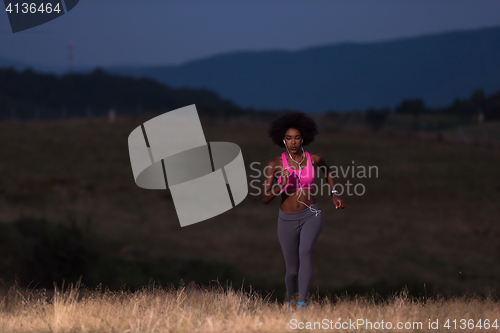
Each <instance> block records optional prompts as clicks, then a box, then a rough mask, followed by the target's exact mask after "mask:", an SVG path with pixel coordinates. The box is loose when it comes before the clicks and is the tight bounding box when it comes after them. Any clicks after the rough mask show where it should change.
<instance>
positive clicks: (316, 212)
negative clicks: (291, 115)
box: [283, 140, 321, 216]
mask: <svg viewBox="0 0 500 333" xmlns="http://www.w3.org/2000/svg"><path fill="white" fill-rule="evenodd" d="M302 141H304V140H302ZM283 143H284V144H285V148H286V151H287V152H288V156H290V159H291V160H292V161H294V162H295V163H297V165H298V166H297V167H298V170H297V171H298V173H297V176H298V177H299V191H300V192H299V195H298V196H297V201H298V202H300V203H301V204H304V205H306V206H307V207H308V208H309V210H310V211H311V212H313V213H314V214H315V216H318V214H319V213H321V210H319V209H315V208H312V207H311V206H309V205H308V204H306V203H305V202H302V201H300V200H299V198H300V196H301V195H302V185H301V184H300V170H301V168H300V164H301V163H302V161H303V160H304V157H305V155H306V153H305V151H304V148H303V147H302V145H301V146H300V148H302V152H303V153H304V156H302V159H301V160H300V162H297V161H296V160H294V159H293V158H292V155H291V154H290V151H288V147H287V146H286V143H285V140H283ZM306 168H307V161H306ZM288 177H290V175H288Z"/></svg>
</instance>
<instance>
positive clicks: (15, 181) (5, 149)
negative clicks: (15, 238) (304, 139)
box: [0, 118, 500, 332]
mask: <svg viewBox="0 0 500 333" xmlns="http://www.w3.org/2000/svg"><path fill="white" fill-rule="evenodd" d="M145 120H147V118H145V119H142V121H145ZM142 121H141V120H139V119H131V118H118V119H117V121H116V122H114V123H109V122H108V121H107V120H104V119H91V120H88V119H74V120H71V119H70V120H66V121H51V122H29V123H21V122H15V123H7V122H5V123H0V140H1V142H2V144H1V145H0V172H1V175H2V177H1V178H0V222H2V224H3V225H8V224H10V223H12V222H14V221H16V220H17V219H19V218H21V217H34V218H44V219H46V220H48V221H51V222H53V223H55V224H69V223H70V221H72V222H73V223H75V224H76V225H78V226H84V225H85V224H86V223H90V225H91V229H92V230H93V232H94V233H95V234H96V237H98V238H99V239H100V240H101V243H99V244H100V245H99V251H101V252H102V253H106V254H108V255H110V256H113V257H115V258H119V259H120V260H122V261H123V262H130V263H133V262H137V261H141V262H142V261H143V262H147V263H148V265H149V266H148V267H157V268H158V269H159V270H161V269H163V271H162V273H161V274H157V275H155V272H154V271H148V270H147V269H145V270H144V272H143V273H142V274H143V276H147V275H148V274H149V276H150V277H151V278H153V279H154V280H159V281H160V282H165V283H167V282H168V283H170V282H174V283H176V284H177V283H178V280H177V281H172V280H174V279H177V278H179V277H182V278H184V279H185V281H186V283H187V282H189V280H191V279H192V278H193V277H197V278H198V279H197V280H196V279H194V278H193V280H196V282H197V283H209V282H210V281H211V280H216V279H219V280H220V281H222V280H223V279H229V280H231V281H232V282H233V285H234V286H241V285H242V284H243V285H244V287H245V288H247V287H249V286H250V285H251V286H252V287H253V288H254V289H257V290H260V291H261V292H262V293H263V294H267V293H271V294H272V296H270V299H271V300H274V299H275V298H277V299H278V300H279V301H282V300H283V298H284V291H285V290H284V275H285V264H284V260H283V256H282V253H281V248H280V246H279V242H278V237H277V233H276V223H277V215H278V206H279V202H278V201H279V200H278V199H275V200H274V201H273V202H271V203H270V204H269V205H267V206H265V205H262V203H261V200H260V197H259V196H255V195H254V194H255V193H256V190H255V189H253V188H251V189H250V194H249V196H248V197H247V198H246V199H245V200H244V201H243V203H241V204H240V205H238V206H237V207H236V208H235V209H232V210H231V211H229V212H227V213H225V214H222V215H220V216H217V217H214V218H212V219H210V220H207V221H204V222H201V223H197V224H195V225H192V226H188V227H184V228H181V227H180V225H179V222H178V219H177V215H176V212H175V209H174V204H173V202H172V200H171V197H170V195H169V192H168V191H154V190H143V189H141V188H139V187H137V186H136V185H135V183H134V180H133V177H132V171H131V168H130V160H129V157H128V147H127V137H128V134H129V133H130V132H131V131H132V130H133V129H134V128H135V127H136V126H138V125H139V124H140V123H141V122H142ZM202 124H203V129H204V132H205V136H206V138H207V141H229V142H234V143H236V144H238V145H239V146H240V147H241V149H242V152H243V158H244V160H245V163H246V166H247V176H248V177H249V180H252V179H254V178H253V177H256V176H258V173H257V172H256V171H255V170H254V169H252V168H250V165H251V163H254V164H253V165H254V166H256V165H259V164H255V163H260V166H261V167H263V166H264V165H265V164H266V163H267V161H268V160H269V159H270V158H271V157H273V156H275V155H277V154H279V153H280V152H281V151H280V149H279V148H278V147H276V146H272V145H271V143H270V140H269V139H268V138H267V135H266V126H267V124H265V123H262V122H257V121H255V122H248V121H241V120H239V121H238V120H234V121H209V120H202ZM496 125H497V126H498V124H496ZM488 126H489V127H488V133H493V132H494V131H493V130H492V129H491V128H490V127H492V128H493V125H490V124H488ZM335 128H336V127H335V126H330V124H328V123H327V122H320V129H321V133H320V135H319V136H318V137H317V139H316V141H315V142H314V143H313V144H312V145H311V146H310V147H308V148H307V150H308V151H311V152H319V153H321V154H322V155H323V156H324V157H325V158H326V160H327V162H328V163H329V164H330V165H332V166H337V167H341V166H342V167H344V168H345V167H347V166H353V165H356V166H365V167H368V166H376V167H377V169H378V177H375V176H374V175H372V178H357V177H352V175H348V176H347V177H342V176H340V178H339V179H338V183H340V184H344V185H346V183H347V181H349V182H351V183H352V184H363V186H364V188H365V193H364V194H363V195H361V196H356V195H351V196H349V195H347V194H344V195H343V198H344V200H345V204H346V209H344V210H342V211H339V210H335V208H334V206H333V204H331V203H330V201H329V197H328V196H327V195H323V196H319V197H318V198H317V200H318V204H319V206H320V209H321V210H322V212H323V223H324V227H323V232H322V234H321V235H320V237H319V239H318V241H317V243H316V245H315V247H314V250H313V262H314V273H313V280H312V285H311V293H312V294H314V293H315V292H318V295H321V296H325V295H326V294H327V293H330V294H332V295H333V294H337V295H341V294H342V293H343V292H345V291H348V293H349V294H351V295H352V294H356V293H360V294H361V295H362V294H364V293H366V292H370V291H371V290H374V291H375V292H377V293H379V294H382V295H389V294H391V293H394V292H397V291H399V290H401V289H402V288H403V287H404V286H407V287H408V290H409V293H410V294H411V295H420V294H422V295H423V294H425V293H428V294H429V295H431V294H433V295H434V294H437V293H442V294H446V295H451V294H463V293H479V294H481V293H487V292H489V291H491V292H493V293H495V292H496V290H497V289H498V287H500V282H499V281H500V266H499V265H498V262H499V260H500V224H499V223H498V222H499V217H500V205H499V202H500V173H499V167H498V166H499V165H500V150H499V149H497V148H494V146H491V145H490V146H488V145H473V144H460V143H459V142H448V141H447V140H444V141H438V140H435V139H432V138H427V139H419V137H418V136H414V137H410V136H404V135H399V134H397V133H394V132H372V131H369V130H363V129H352V130H350V129H343V130H335ZM467 130H468V129H464V132H465V131H467ZM472 130H473V131H477V129H476V128H474V129H472ZM488 135H489V134H488ZM353 161H354V163H353ZM256 179H258V178H256ZM3 237H7V238H8V237H9V235H8V234H6V235H3ZM20 252H22V249H20V250H19V253H20ZM17 253H18V252H16V251H7V252H6V253H2V260H0V264H2V263H5V262H8V263H9V265H11V266H9V267H15V265H14V264H15V260H16V255H17ZM120 272H121V271H120V270H119V269H117V270H116V271H114V273H113V274H114V275H113V276H114V278H113V279H114V280H113V281H111V280H109V281H106V280H105V279H103V280H99V282H102V283H103V285H109V286H114V289H115V290H116V286H120V285H123V284H125V285H134V284H135V285H136V286H137V285H145V284H147V281H148V279H146V280H145V281H146V282H145V283H143V282H141V281H143V280H140V279H135V280H134V274H135V273H134V272H135V271H133V269H127V270H126V272H125V271H124V272H123V274H122V273H120ZM165 272H166V273H165ZM169 272H174V273H175V274H173V273H172V275H168V274H170V273H169ZM77 273H78V274H81V275H83V277H82V279H83V281H84V282H85V281H87V283H86V284H87V285H90V286H91V287H95V285H92V283H94V282H96V280H97V279H96V278H94V279H93V280H89V274H94V273H89V272H88V271H83V272H77ZM1 274H2V275H1V276H0V277H1V278H2V279H3V280H4V281H6V287H5V288H8V287H9V286H10V285H12V281H13V279H14V276H15V275H16V274H18V273H17V272H16V271H15V270H8V271H5V270H4V271H2V273H1ZM94 276H97V275H94ZM98 276H99V277H106V276H107V275H106V272H104V273H102V274H101V275H98ZM109 276H110V275H109V274H108V277H109ZM86 279H87V280H86ZM20 280H21V281H20V282H21V284H22V285H24V286H26V285H28V284H29V283H31V286H34V285H36V283H37V282H38V281H39V280H38V276H20ZM89 281H90V282H89ZM137 281H139V282H137ZM56 282H57V283H59V284H60V283H61V282H62V281H61V280H57V281H56ZM159 295H160V296H158V295H157V294H151V295H147V294H145V293H144V292H143V293H137V294H127V295H126V296H120V297H121V298H120V297H118V296H113V297H111V296H110V297H111V298H109V299H110V301H112V302H117V303H116V304H118V303H119V304H121V305H120V306H117V307H113V311H116V312H113V311H110V312H106V313H105V314H104V315H105V316H106V318H107V319H106V320H107V321H108V322H109V323H110V324H111V326H112V327H115V325H117V326H116V327H117V328H116V330H115V331H120V332H122V331H126V330H127V329H129V330H130V332H135V331H137V327H138V326H134V325H136V324H134V323H132V322H131V320H132V319H131V318H132V317H131V314H132V313H140V314H141V316H143V317H142V318H146V317H147V316H151V318H152V319H151V320H150V321H148V320H146V319H144V320H140V325H152V326H141V327H153V326H154V325H158V326H156V327H158V328H161V329H160V330H163V331H168V330H169V329H171V330H175V329H174V328H173V327H172V326H169V325H177V324H175V323H179V321H178V320H173V319H172V318H176V317H175V316H180V317H178V318H181V317H182V316H186V317H184V319H182V320H183V321H181V322H182V323H184V324H182V325H184V326H182V329H181V328H179V330H190V329H191V328H193V329H194V328H196V327H198V328H200V329H201V327H203V328H204V329H203V330H206V331H209V330H213V331H217V330H218V327H219V326H218V325H221V326H220V327H221V329H220V330H221V331H225V330H227V331H231V330H232V328H231V325H232V324H231V323H230V322H227V321H225V319H224V318H226V319H227V318H229V317H233V316H235V315H236V314H238V318H240V319H238V321H237V323H238V324H237V325H243V326H238V327H239V330H243V328H242V327H248V329H249V330H257V329H259V330H264V331H265V330H269V331H272V330H273V328H272V327H274V328H275V329H276V328H277V327H285V326H286V323H287V322H288V320H289V318H291V315H290V314H288V313H286V312H280V313H281V314H280V315H279V316H277V317H276V316H274V315H270V313H273V311H282V307H281V305H278V304H275V303H272V302H271V303H269V304H267V303H266V304H264V303H259V304H260V305H259V306H258V307H257V308H255V305H251V304H253V303H251V302H252V301H250V300H243V299H240V298H239V297H240V296H237V295H236V294H232V295H231V296H227V299H226V300H224V301H221V303H217V304H218V305H216V307H217V309H210V307H209V306H208V305H207V304H210V303H209V302H208V299H212V298H211V297H212V296H204V298H203V299H200V300H192V301H189V302H188V303H189V304H191V305H189V306H191V307H192V308H193V309H194V308H198V309H206V311H208V313H210V314H209V315H203V316H202V317H200V314H196V311H194V310H193V311H191V312H185V311H179V310H178V309H185V307H184V306H188V305H186V304H188V303H182V304H183V305H182V306H180V305H179V304H178V303H175V302H174V304H176V305H175V306H174V305H172V304H170V303H169V302H172V301H169V302H166V300H168V299H170V300H172V299H175V297H174V296H171V294H169V293H167V292H162V293H160V294H159ZM169 295H170V296H169ZM173 295H175V293H174V294H173ZM96 297H97V296H95V295H94V296H92V297H91V298H90V299H88V300H86V301H84V302H79V303H71V302H70V303H64V302H62V301H60V302H59V303H51V304H48V303H47V304H45V303H43V302H42V301H36V302H35V303H36V306H35V305H33V306H31V305H29V304H35V303H30V302H28V303H29V304H28V303H26V304H25V305H23V306H27V308H23V306H21V307H19V308H16V309H17V310H15V311H21V312H16V313H17V314H16V316H21V317H23V316H28V317H27V318H30V317H31V315H32V314H33V313H35V312H36V311H46V313H47V314H50V315H49V316H48V317H47V318H52V319H50V320H51V321H50V325H53V326H50V325H46V327H45V328H43V329H45V330H47V331H50V329H49V326H50V327H52V329H53V331H57V328H56V327H59V326H57V325H59V324H56V323H58V322H60V323H65V324H61V325H63V326H61V327H66V328H64V329H63V331H70V327H74V328H75V329H76V330H82V331H84V329H83V328H82V327H83V326H81V325H80V324H78V325H77V326H71V325H76V324H75V323H76V322H80V320H82V321H85V322H86V323H88V324H85V325H89V326H88V327H89V328H88V329H87V330H88V331H93V330H94V329H91V328H92V327H96V328H95V330H104V331H105V330H106V329H105V327H107V326H106V325H107V324H106V320H101V319H99V318H94V319H89V320H91V321H92V322H89V321H87V319H83V317H81V318H82V319H76V318H75V319H74V321H71V320H69V321H68V320H67V319H62V318H69V317H67V316H71V313H75V312H72V311H77V312H78V313H79V316H80V315H81V316H84V313H85V316H86V315H87V314H86V313H87V310H85V311H81V308H80V307H90V308H91V309H92V310H88V311H90V312H92V311H94V312H95V313H100V312H101V310H99V309H100V307H101V306H104V303H103V300H104V298H96ZM169 297H170V298H169ZM172 297H174V298H172ZM186 297H188V296H186ZM186 299H189V297H188V298H186ZM40 302H41V303H40ZM137 302H138V303H137ZM141 302H143V303H144V304H151V305H152V307H150V308H148V307H146V308H140V307H139V305H138V304H139V303H141ZM155 302H159V303H155ZM186 302H187V301H186ZM190 302H194V303H190ZM196 302H200V303H199V304H198V303H196ZM207 302H208V303H207ZM224 302H228V303H224ZM353 302H354V301H342V302H341V303H339V305H335V307H333V306H330V305H329V306H328V307H322V305H320V303H318V305H315V306H312V307H311V308H314V307H316V308H317V309H320V310H319V312H318V313H319V314H318V315H319V316H326V317H331V316H333V315H335V318H337V315H338V316H339V317H342V318H348V317H349V316H354V313H355V312H352V311H354V310H351V307H353V306H354V304H356V303H353ZM363 302H364V301H363ZM366 302H368V301H366ZM398 302H399V303H398ZM456 302H458V303H456V305H450V309H451V310H450V313H449V314H450V316H451V315H454V316H458V314H460V313H462V312H463V315H464V316H465V315H468V316H475V315H476V314H475V312H471V311H469V310H467V309H468V306H469V305H468V304H469V303H467V302H466V301H460V300H457V301H456ZM460 302H462V303H460ZM474 302H479V301H474ZM134 303H137V305H136V306H135V305H134ZM20 304H21V303H20ZM22 304H24V303H22ZM56 304H58V305H57V306H56ZM127 304H128V305H127ZM141 304H142V303H141ZM154 304H157V305H154ZM203 304H205V305H203ZM228 304H229V305H228ZM235 304H239V305H238V306H236V305H235ZM363 304H365V303H363ZM396 304H401V306H402V307H403V308H405V309H407V310H408V311H410V312H407V313H406V314H403V312H398V311H402V310H401V308H399V307H398V306H399V305H391V306H389V305H387V306H379V305H377V306H372V305H369V304H368V303H366V304H365V305H363V307H362V308H360V309H359V311H366V312H359V313H361V314H363V315H364V314H366V315H367V316H368V315H369V316H371V317H370V318H376V317H380V318H382V317H384V318H389V317H391V316H393V317H394V316H395V317H398V316H402V317H404V318H413V316H415V318H420V319H422V318H424V317H425V318H427V317H428V316H429V315H430V314H431V313H432V311H433V310H431V309H439V308H440V305H439V302H437V301H436V302H434V303H431V305H429V307H423V305H422V304H420V303H412V302H409V301H401V300H399V301H397V302H396ZM453 304H455V303H453ZM460 304H462V305H460ZM474 304H476V303H474ZM477 304H480V305H478V307H479V308H481V309H484V311H486V310H487V309H490V310H491V309H493V307H495V306H496V305H494V303H492V302H491V301H490V302H486V303H484V304H483V303H477ZM153 305H154V306H153ZM169 306H174V307H175V309H176V310H175V311H177V312H175V311H174V312H173V313H174V315H173V317H171V316H170V315H169V317H168V318H166V317H165V316H164V317H161V316H158V315H157V314H158V312H156V311H160V309H162V310H161V311H166V310H165V309H168V307H169ZM212 306H214V305H213V304H212ZM426 306H427V305H426ZM90 308H89V309H90ZM229 308H232V310H229ZM35 309H38V310H35ZM40 309H45V310H40ZM245 309H246V310H245ZM495 309H496V310H491V311H496V312H494V313H495V315H496V316H497V317H498V308H497V307H496V308H495ZM490 310H488V311H490ZM23 311H24V312H23ZM30 311H35V312H30ZM134 311H136V312H134ZM405 311H406V310H405ZM461 311H462V312H461ZM481 311H482V310H481ZM21 313H24V314H21ZM29 313H31V315H27V314H29ZM92 313H93V312H92ZM492 313H493V312H492ZM2 316H3V317H2V321H3V322H6V320H10V319H7V318H8V317H9V316H11V314H7V313H3V314H2ZM405 316H406V317H405ZM19 318H20V317H19ZM58 318H60V319H58ZM78 318H80V317H78ZM89 318H90V317H89ZM119 318H127V320H128V321H129V322H127V323H124V324H123V326H120V325H118V321H119ZM259 318H260V319H259ZM266 318H267V319H266ZM311 318H313V317H311ZM314 318H319V317H317V315H316V314H315V315H314ZM332 318H333V317H332ZM366 318H368V317H366ZM457 318H458V317H457ZM26 320H27V321H26V325H28V322H29V320H31V319H26ZM33 320H35V319H33ZM36 320H37V324H36V325H41V326H36V327H42V326H43V324H42V322H41V321H40V320H42V319H36ZM59 320H60V321H59ZM198 320H201V321H202V322H203V323H204V324H203V325H202V324H200V323H198ZM262 320H264V323H265V326H264V327H261V328H259V327H258V323H259V322H262ZM425 320H427V319H425ZM115 321H116V322H115ZM231 322H232V321H231ZM209 323H211V324H209ZM234 323H236V322H234ZM9 325H13V324H9ZM33 325H35V324H33ZM64 325H70V326H64ZM82 325H83V324H82ZM137 325H139V324H137ZM179 325H181V324H179ZM210 325H212V326H210ZM245 325H248V326H245ZM263 325H264V324H263ZM0 326H3V325H0ZM5 327H7V326H5ZM8 327H11V328H9V329H10V330H11V331H16V329H14V328H13V326H8ZM33 327H35V326H33ZM86 327H87V326H86ZM98 327H99V328H98ZM122 328H123V329H122ZM278 330H279V329H278ZM109 331H111V329H109Z"/></svg>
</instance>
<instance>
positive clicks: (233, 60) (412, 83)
mask: <svg viewBox="0 0 500 333" xmlns="http://www.w3.org/2000/svg"><path fill="white" fill-rule="evenodd" d="M107 70H108V71H110V72H113V73H117V74H122V75H132V76H136V77H137V76H143V77H149V78H153V79H156V80H158V81H160V82H163V83H166V84H168V85H170V86H173V87H192V88H207V89H211V90H215V91H217V92H218V93H219V94H220V95H221V96H222V97H224V98H229V99H231V100H233V101H234V102H235V103H237V104H239V105H240V106H243V107H254V108H269V109H281V108H293V109H299V110H303V111H308V112H311V111H325V110H351V109H362V110H364V109H366V108H369V107H386V106H389V107H394V106H395V105H396V104H398V103H400V102H401V100H403V99H407V98H423V100H424V101H425V103H426V105H427V106H434V107H438V106H445V105H449V104H450V101H453V100H454V99H455V98H457V97H459V98H468V97H469V96H470V94H471V92H472V91H474V90H475V89H478V88H482V89H484V91H485V92H486V93H488V94H489V93H493V92H495V91H498V90H499V89H500V27H497V28H488V29H481V30H475V31H461V32H451V33H443V34H438V35H429V36H422V37H416V38H409V39H405V40H395V41H387V42H379V43H343V44H339V45H331V46H321V47H314V48H308V49H304V50H301V51H297V52H287V51H266V52H236V53H229V54H223V55H218V56H214V57H210V58H206V59H201V60H197V61H192V62H189V63H186V64H183V65H180V66H161V67H143V68H137V67H135V68H131V67H129V68H108V69H107Z"/></svg>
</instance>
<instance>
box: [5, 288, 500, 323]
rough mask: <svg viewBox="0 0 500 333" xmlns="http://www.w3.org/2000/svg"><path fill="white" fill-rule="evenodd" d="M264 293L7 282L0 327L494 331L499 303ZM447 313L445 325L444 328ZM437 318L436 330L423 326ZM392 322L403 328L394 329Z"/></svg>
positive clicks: (471, 299) (402, 294)
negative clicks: (304, 303)
mask: <svg viewBox="0 0 500 333" xmlns="http://www.w3.org/2000/svg"><path fill="white" fill-rule="evenodd" d="M270 296H271V295H266V296H262V295H261V294H260V293H258V292H256V291H254V290H251V289H250V290H244V289H233V288H232V286H226V287H225V288H224V287H223V286H221V285H218V286H211V287H200V286H198V285H195V284H193V283H190V284H188V285H187V286H184V285H183V284H181V285H180V286H179V287H178V288H175V287H173V286H170V287H162V286H158V285H155V284H154V283H150V284H149V285H148V286H146V287H144V288H142V289H140V290H138V291H135V292H129V291H125V290H122V291H119V292H111V291H109V290H105V291H102V290H89V289H86V288H83V287H80V286H78V285H77V286H74V287H73V286H70V287H69V288H66V289H64V288H62V289H57V288H56V290H55V293H53V294H52V295H48V294H47V293H46V292H44V291H35V290H25V289H20V288H18V287H16V286H14V287H12V288H10V289H9V290H8V291H6V292H5V293H4V296H3V297H2V298H1V299H0V327H1V331H2V332H286V331H293V330H295V329H298V328H302V327H303V328H305V329H306V330H307V331H330V330H336V331H345V332H347V331H353V330H355V331H359V332H370V331H387V327H388V325H389V324H388V323H391V325H392V328H393V331H420V332H437V331H443V332H444V331H447V332H448V331H450V330H451V331H457V330H461V329H460V326H461V325H463V324H462V323H461V320H462V319H463V320H465V322H466V324H465V325H466V327H467V325H471V323H472V322H473V323H474V325H477V323H478V322H479V320H481V326H482V327H481V328H479V327H474V328H468V327H467V330H468V331H478V332H484V331H486V332H493V331H497V330H498V329H497V328H495V327H494V324H495V320H497V319H499V318H500V307H499V304H498V303H497V302H496V301H495V300H493V299H492V298H491V297H486V298H479V297H474V296H468V297H467V296H461V297H455V298H448V299H445V298H439V297H437V298H432V299H431V298H428V299H425V298H414V297H410V296H409V295H408V293H407V291H402V292H400V293H398V294H395V295H393V296H392V297H388V298H386V299H381V298H380V297H377V296H376V295H372V296H365V297H360V296H355V297H348V296H343V297H342V296H340V297H338V296H334V297H330V296H327V297H323V298H320V297H318V296H317V295H313V297H312V298H311V299H310V300H309V302H308V307H307V309H306V310H305V311H303V312H302V311H294V312H290V311H288V309H287V307H286V305H284V304H281V303H278V302H277V301H272V300H271V297H270ZM447 319H450V322H449V324H450V325H451V326H450V328H447V327H445V323H446V320H447ZM454 319H456V325H457V329H455V327H454V326H453V325H454V323H453V320H454ZM359 320H363V323H361V322H359ZM485 320H489V328H488V329H485V326H484V325H485V323H486V321H485ZM436 321H438V322H437V325H438V326H437V327H438V329H434V326H433V327H429V325H430V323H436ZM368 322H370V323H371V324H368ZM353 323H357V324H355V325H356V326H353ZM398 323H401V324H399V325H403V326H402V327H403V329H401V330H398V329H397V325H398ZM497 323H498V321H497ZM370 325H371V326H370ZM381 325H383V326H381ZM405 326H406V327H407V328H409V327H411V328H410V329H404V327H405ZM353 327H354V329H353ZM308 328H309V329H308ZM382 328H384V329H382Z"/></svg>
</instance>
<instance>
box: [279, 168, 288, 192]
mask: <svg viewBox="0 0 500 333" xmlns="http://www.w3.org/2000/svg"><path fill="white" fill-rule="evenodd" d="M287 182H288V169H285V170H283V171H282V172H281V184H280V187H281V188H283V187H285V185H286V183H287Z"/></svg>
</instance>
